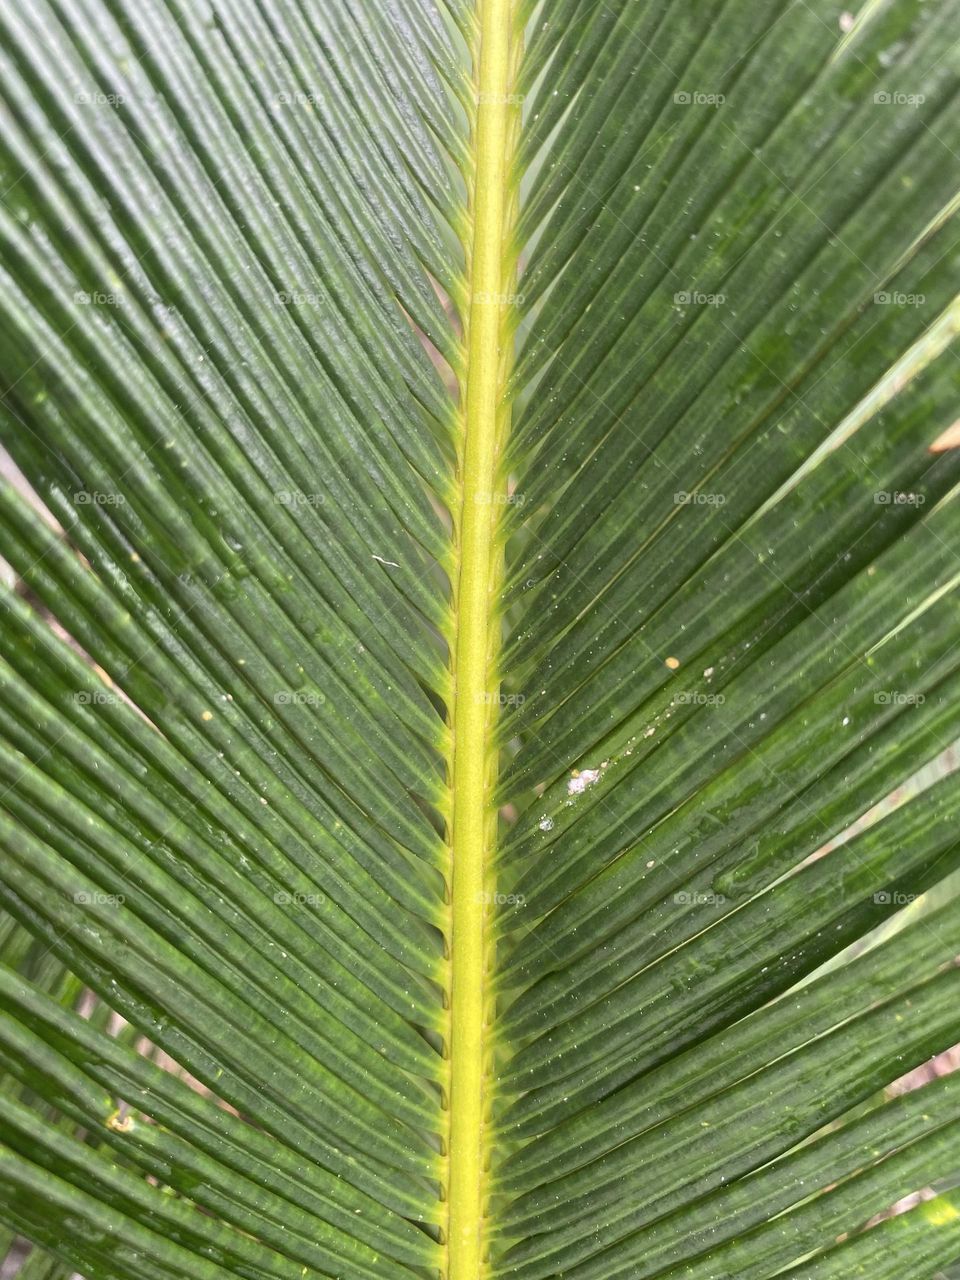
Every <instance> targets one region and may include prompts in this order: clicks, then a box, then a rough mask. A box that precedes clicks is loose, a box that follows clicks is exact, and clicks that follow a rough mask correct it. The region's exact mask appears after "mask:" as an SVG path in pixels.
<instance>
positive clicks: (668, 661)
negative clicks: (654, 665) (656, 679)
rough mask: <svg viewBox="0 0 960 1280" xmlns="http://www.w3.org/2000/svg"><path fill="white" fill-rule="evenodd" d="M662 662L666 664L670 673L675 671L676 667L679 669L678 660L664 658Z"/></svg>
mask: <svg viewBox="0 0 960 1280" xmlns="http://www.w3.org/2000/svg"><path fill="white" fill-rule="evenodd" d="M664 662H665V663H666V664H667V666H668V667H669V668H670V670H671V671H676V669H677V667H679V665H680V659H679V658H665V659H664Z"/></svg>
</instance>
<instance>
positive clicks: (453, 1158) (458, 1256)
mask: <svg viewBox="0 0 960 1280" xmlns="http://www.w3.org/2000/svg"><path fill="white" fill-rule="evenodd" d="M479 39H480V43H479V64H478V68H475V80H476V89H477V115H476V132H475V148H476V149H475V157H476V166H475V170H474V179H473V183H472V213H473V228H472V243H471V245H470V246H469V287H470V297H469V306H468V309H467V314H466V361H467V362H466V376H465V388H464V395H463V410H462V415H463V418H462V421H463V436H462V441H461V456H460V481H461V484H460V495H459V497H460V501H459V512H458V525H459V529H458V550H459V557H458V558H459V565H458V573H457V580H456V584H455V595H456V599H455V618H456V636H455V644H454V654H453V675H454V683H453V760H452V766H453V767H452V785H453V797H452V801H453V811H452V845H453V870H452V909H451V944H450V966H451V979H450V982H451V991H450V1006H451V1008H450V1043H449V1054H450V1063H449V1065H450V1076H449V1082H450V1096H449V1109H450V1110H449V1131H448V1153H447V1154H448V1185H447V1196H448V1214H449V1219H448V1229H447V1233H446V1244H447V1280H478V1278H479V1277H480V1275H481V1272H482V1269H483V1252H484V1241H483V1231H482V1223H483V1216H484V1169H485V1163H486V1149H485V1127H486V1125H487V1122H488V1103H489V1096H488V1094H489V1064H490V1060H491V1053H490V1045H489V1043H488V1037H487V1034H486V1030H487V1027H486V1024H487V1022H488V1013H489V1001H488V999H487V996H486V990H485V988H486V982H485V973H486V969H487V966H488V963H489V947H488V934H489V929H488V924H489V914H490V912H491V911H492V910H493V904H492V895H491V893H490V879H489V862H490V853H491V851H492V848H493V844H494V840H495V838H496V822H497V814H496V808H495V805H494V799H493V792H494V784H495V781H496V761H497V752H496V749H495V747H494V745H493V730H494V728H495V722H496V710H497V702H498V697H497V693H498V680H497V677H496V674H495V672H496V656H497V650H498V648H499V626H500V613H499V607H498V599H497V596H498V593H499V589H500V576H501V562H502V558H503V548H502V545H501V544H500V542H499V540H498V537H497V524H498V521H497V516H498V512H499V511H500V510H502V505H501V501H500V499H501V496H502V495H501V492H500V489H501V488H502V483H501V477H500V476H499V468H498V458H499V453H500V449H501V443H502V430H503V427H504V423H505V408H504V405H503V390H504V385H505V382H506V373H507V367H508V361H509V353H508V347H509V345H510V338H509V329H510V327H509V324H508V323H507V319H506V311H507V302H508V298H507V294H506V293H505V290H507V289H508V288H509V281H510V280H511V279H512V277H513V254H512V248H511V244H510V237H509V225H508V223H509V222H510V221H512V216H513V212H514V208H513V200H512V196H511V184H510V178H511V173H510V156H511V152H512V146H513V134H514V128H515V116H516V111H515V106H516V104H515V100H514V99H513V98H512V97H511V94H510V86H511V81H512V71H513V65H512V62H513V56H514V54H515V48H514V41H513V13H512V0H480V30H479Z"/></svg>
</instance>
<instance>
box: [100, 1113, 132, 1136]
mask: <svg viewBox="0 0 960 1280" xmlns="http://www.w3.org/2000/svg"><path fill="white" fill-rule="evenodd" d="M106 1123H107V1128H108V1129H112V1130H113V1132H114V1133H129V1132H130V1130H131V1129H132V1128H133V1116H121V1114H120V1112H119V1111H114V1112H113V1114H112V1115H109V1116H108V1117H107V1122H106Z"/></svg>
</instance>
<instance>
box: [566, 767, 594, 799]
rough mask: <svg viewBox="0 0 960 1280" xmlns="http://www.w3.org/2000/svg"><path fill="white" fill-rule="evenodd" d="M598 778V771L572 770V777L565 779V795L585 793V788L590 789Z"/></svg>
mask: <svg viewBox="0 0 960 1280" xmlns="http://www.w3.org/2000/svg"><path fill="white" fill-rule="evenodd" d="M599 777H600V770H599V769H580V770H579V771H577V770H574V774H573V777H572V778H568V779H567V795H568V796H578V795H580V794H581V792H583V791H586V789H587V787H592V786H593V784H594V783H595V782H596V781H597V779H598V778H599Z"/></svg>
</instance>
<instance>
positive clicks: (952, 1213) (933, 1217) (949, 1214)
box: [922, 1200, 960, 1227]
mask: <svg viewBox="0 0 960 1280" xmlns="http://www.w3.org/2000/svg"><path fill="white" fill-rule="evenodd" d="M922 1213H923V1216H924V1217H925V1218H926V1220H927V1221H928V1222H929V1223H930V1224H931V1225H932V1226H934V1227H945V1226H946V1225H947V1223H948V1222H956V1220H957V1219H958V1218H960V1209H957V1207H956V1205H952V1204H951V1203H950V1201H949V1200H930V1201H929V1202H928V1203H927V1204H926V1205H924V1207H923V1209H922Z"/></svg>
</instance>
